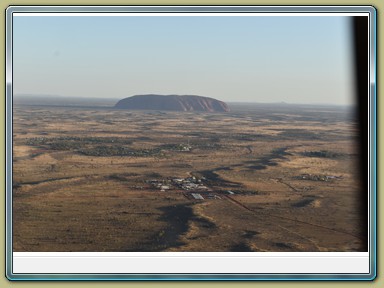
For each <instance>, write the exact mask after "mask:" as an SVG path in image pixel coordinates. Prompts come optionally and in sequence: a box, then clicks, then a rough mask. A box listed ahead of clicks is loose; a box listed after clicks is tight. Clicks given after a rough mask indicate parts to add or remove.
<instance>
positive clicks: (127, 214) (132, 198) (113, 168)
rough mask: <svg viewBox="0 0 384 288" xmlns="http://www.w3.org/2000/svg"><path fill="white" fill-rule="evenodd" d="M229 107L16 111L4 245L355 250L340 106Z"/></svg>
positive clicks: (353, 153)
mask: <svg viewBox="0 0 384 288" xmlns="http://www.w3.org/2000/svg"><path fill="white" fill-rule="evenodd" d="M239 105H240V104H239ZM334 109H336V108H334ZM231 111H232V112H229V113H223V114H219V113H216V114H212V113H207V114H206V113H183V114H180V113H179V112H167V113H163V112H160V111H159V112H157V111H152V112H148V111H140V112H138V111H122V110H118V111H114V110H109V109H98V108H94V109H93V108H88V109H85V108H84V109H68V108H66V107H55V108H54V109H53V108H52V109H51V108H50V107H47V106H46V107H38V106H22V107H18V106H15V108H14V121H13V123H14V131H13V134H14V138H13V141H14V142H13V157H14V163H13V183H12V184H13V196H14V197H13V201H14V202H13V215H14V218H13V221H14V226H13V244H14V245H13V248H14V251H39V252H42V251H99V252H103V251H119V252H123V251H174V252H178V251H179V252H183V251H191V252H194V251H196V252H203V251H209V252H214V251H223V252H228V251H309V252H315V251H320V250H321V251H330V252H332V251H364V249H365V246H364V245H365V244H366V243H365V242H364V240H362V239H363V237H362V236H363V235H362V230H361V225H359V224H360V222H357V220H356V219H360V218H359V217H360V215H359V211H358V209H356V204H355V203H357V202H358V201H357V200H359V199H360V198H359V196H358V193H359V192H358V191H363V190H364V189H360V188H361V187H360V186H359V173H358V171H357V170H355V169H353V167H355V165H356V163H357V156H358V155H357V151H358V150H357V148H356V146H357V145H356V143H355V142H352V140H351V139H357V138H358V137H357V136H356V132H355V130H354V129H353V126H352V125H350V118H348V117H347V116H348V115H346V113H347V112H346V111H344V110H340V111H339V110H332V109H331V108H327V110H326V111H323V110H322V108H316V107H315V108H314V107H311V108H310V109H308V110H305V109H302V107H296V108H295V106H294V105H283V106H279V105H277V106H274V105H271V106H270V107H269V106H264V107H262V108H259V107H258V106H257V105H255V106H252V105H244V106H236V104H234V106H233V107H231ZM314 111H315V112H314ZM324 123H326V125H324ZM302 151H304V152H302ZM346 156H348V157H346ZM330 160H332V161H330ZM193 194H195V195H193ZM199 195H200V196H201V197H199ZM201 198H202V199H201ZM354 235H357V237H355V236H354ZM292 243H294V244H292Z"/></svg>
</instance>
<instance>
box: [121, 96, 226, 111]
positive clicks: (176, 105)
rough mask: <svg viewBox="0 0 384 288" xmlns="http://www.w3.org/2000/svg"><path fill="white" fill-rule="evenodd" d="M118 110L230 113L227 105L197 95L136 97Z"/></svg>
mask: <svg viewBox="0 0 384 288" xmlns="http://www.w3.org/2000/svg"><path fill="white" fill-rule="evenodd" d="M115 108H117V109H130V110H163V111H205V112H229V107H228V105H227V104H226V103H224V102H222V101H219V100H216V99H213V98H210V97H204V96H196V95H157V94H148V95H135V96H132V97H128V98H124V99H122V100H120V101H119V102H117V103H116V105H115Z"/></svg>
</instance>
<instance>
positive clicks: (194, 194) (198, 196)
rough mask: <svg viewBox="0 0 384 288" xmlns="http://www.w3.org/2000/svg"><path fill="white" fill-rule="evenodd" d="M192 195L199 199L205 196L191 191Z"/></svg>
mask: <svg viewBox="0 0 384 288" xmlns="http://www.w3.org/2000/svg"><path fill="white" fill-rule="evenodd" d="M191 195H192V197H193V198H195V199H197V200H204V198H203V196H201V195H200V194H199V193H191Z"/></svg>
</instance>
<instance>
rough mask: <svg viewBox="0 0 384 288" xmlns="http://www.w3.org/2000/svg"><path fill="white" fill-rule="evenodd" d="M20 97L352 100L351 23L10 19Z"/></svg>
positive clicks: (322, 20)
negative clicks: (181, 96) (35, 95)
mask: <svg viewBox="0 0 384 288" xmlns="http://www.w3.org/2000/svg"><path fill="white" fill-rule="evenodd" d="M13 24H14V34H13V37H14V38H13V57H14V62H13V69H14V70H13V71H14V74H13V75H14V78H13V80H14V94H51V95H52V94H53V95H63V96H81V97H100V98H107V97H110V98H124V97H128V96H132V95H135V94H149V93H156V94H194V95H202V96H209V97H214V98H217V99H220V100H223V101H228V102H230V101H232V102H234V101H236V102H281V101H284V102H288V103H327V104H351V103H353V95H352V93H353V89H352V88H353V79H352V78H353V74H352V72H353V70H352V69H353V66H352V63H351V59H352V57H351V51H350V48H351V45H350V44H351V40H350V36H351V35H350V31H349V18H348V17H341V16H320V17H314V16H312V17H303V16H296V17H283V16H278V17H270V16H268V17H242V16H239V17H213V16H199V17H185V16H184V17H183V16H180V17H130V16H124V17H100V16H97V17H85V16H79V17H70V16H64V17H55V16H54V17H42V16H34V17H32V16H28V17H21V16H15V17H14V20H13Z"/></svg>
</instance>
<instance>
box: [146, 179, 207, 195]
mask: <svg viewBox="0 0 384 288" xmlns="http://www.w3.org/2000/svg"><path fill="white" fill-rule="evenodd" d="M203 180H205V178H204V177H202V178H201V179H198V178H196V177H195V176H191V177H188V178H173V179H160V180H158V179H152V180H148V181H146V182H147V183H149V184H150V185H151V186H152V187H154V188H157V189H159V190H160V191H162V192H164V191H167V190H171V189H182V190H184V191H210V189H209V188H208V187H207V186H206V185H204V183H203Z"/></svg>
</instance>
